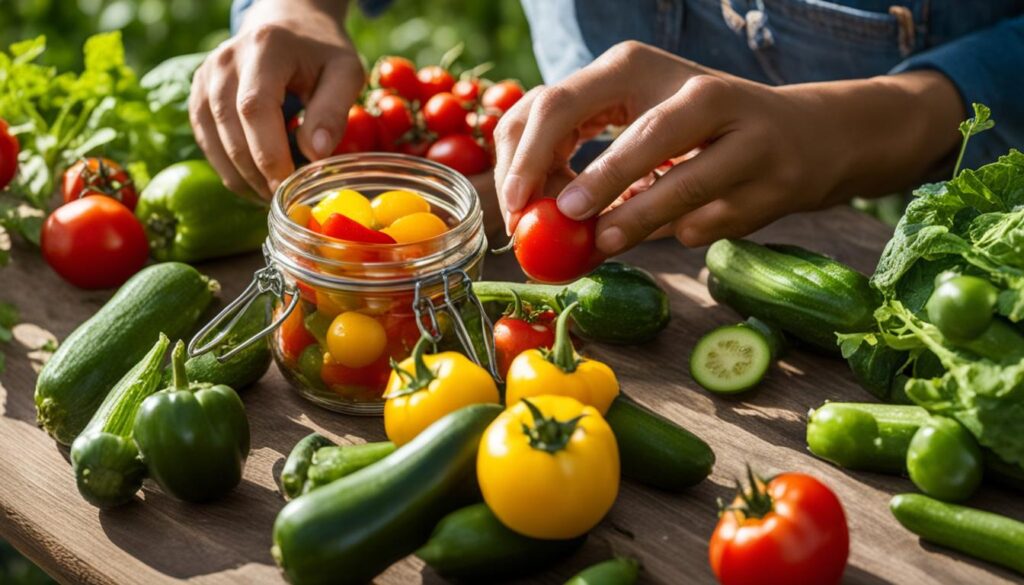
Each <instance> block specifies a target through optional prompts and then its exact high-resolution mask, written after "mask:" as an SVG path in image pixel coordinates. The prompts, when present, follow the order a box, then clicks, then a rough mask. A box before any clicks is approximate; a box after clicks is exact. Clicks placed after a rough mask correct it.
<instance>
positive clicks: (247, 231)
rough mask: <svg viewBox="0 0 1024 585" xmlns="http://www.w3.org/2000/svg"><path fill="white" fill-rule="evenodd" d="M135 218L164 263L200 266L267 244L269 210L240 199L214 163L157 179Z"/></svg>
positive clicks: (172, 169)
mask: <svg viewBox="0 0 1024 585" xmlns="http://www.w3.org/2000/svg"><path fill="white" fill-rule="evenodd" d="M135 215H136V216H137V217H138V218H139V221H141V222H142V225H143V227H145V229H146V237H147V238H148V239H149V249H150V251H151V253H152V254H153V257H154V258H156V259H157V260H159V261H161V262H166V261H168V260H176V261H179V262H197V261H199V260H206V259H209V258H220V257H222V256H230V255H232V254H239V253H242V252H251V251H253V250H258V249H259V248H260V246H261V245H262V244H263V241H264V240H265V239H266V238H267V208H266V207H265V206H263V205H259V204H257V203H253V202H251V201H248V200H245V199H242V198H241V197H239V196H238V195H235V194H234V193H232V192H231V191H228V189H227V188H226V187H225V186H224V185H223V184H222V183H221V180H220V177H219V176H217V173H216V172H215V171H214V170H213V167H211V166H210V164H209V163H207V162H206V161H202V160H190V161H184V162H180V163H176V164H173V165H171V166H169V167H167V168H166V169H164V170H162V171H160V172H159V173H157V175H156V176H155V177H153V180H152V181H150V182H149V184H148V185H146V188H145V189H144V190H143V191H142V195H141V196H140V197H139V202H138V205H137V206H136V208H135Z"/></svg>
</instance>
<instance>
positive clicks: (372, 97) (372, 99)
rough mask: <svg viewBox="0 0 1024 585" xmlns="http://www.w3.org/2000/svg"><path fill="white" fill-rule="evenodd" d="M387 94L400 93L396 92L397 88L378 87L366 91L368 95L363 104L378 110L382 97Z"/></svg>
mask: <svg viewBox="0 0 1024 585" xmlns="http://www.w3.org/2000/svg"><path fill="white" fill-rule="evenodd" d="M386 95H398V94H397V93H396V92H395V90H393V89H387V88H384V87H378V88H375V89H371V90H370V91H368V92H366V97H365V98H364V99H363V105H364V106H366V107H367V108H369V109H371V110H374V111H376V109H377V104H378V103H379V102H380V98H382V97H384V96H386Z"/></svg>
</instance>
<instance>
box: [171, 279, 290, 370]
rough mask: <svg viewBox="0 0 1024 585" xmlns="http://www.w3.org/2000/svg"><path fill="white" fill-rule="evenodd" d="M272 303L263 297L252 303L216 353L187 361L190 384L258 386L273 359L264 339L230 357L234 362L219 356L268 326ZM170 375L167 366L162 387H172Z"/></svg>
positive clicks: (207, 353)
mask: <svg viewBox="0 0 1024 585" xmlns="http://www.w3.org/2000/svg"><path fill="white" fill-rule="evenodd" d="M269 300H270V299H269V298H267V297H260V298H258V299H256V300H255V301H253V303H252V304H251V305H249V307H248V308H247V309H246V310H245V312H244V313H243V314H242V317H241V318H240V319H239V321H238V323H236V324H235V326H234V328H233V329H232V330H231V331H230V332H229V333H228V334H227V336H226V337H225V338H224V340H223V341H222V342H221V343H220V344H219V345H218V346H217V348H216V349H215V350H214V351H209V352H206V353H204V354H202V355H198V356H196V357H193V358H189V359H188V361H186V362H185V373H186V374H187V375H188V379H189V381H190V382H195V383H201V384H213V385H214V386H217V385H224V386H229V387H231V388H234V389H235V390H241V389H243V388H246V387H247V386H251V385H252V384H254V383H256V382H257V381H258V380H259V379H260V378H262V377H263V374H266V373H267V370H268V369H269V368H270V360H271V356H270V344H269V343H268V342H267V340H266V339H265V338H264V339H260V340H258V341H257V342H256V343H253V344H252V345H250V346H249V347H247V348H245V349H243V350H242V351H240V352H238V353H237V354H235V355H233V356H231V359H229V360H227V361H225V362H220V361H217V354H220V355H224V353H226V352H228V351H230V350H232V349H234V348H235V347H237V346H238V345H240V344H241V343H242V342H243V341H245V340H247V339H249V338H251V337H252V336H254V335H256V334H257V333H259V332H260V331H262V330H263V328H265V327H266V326H267V324H268V322H267V315H268V312H269V310H270V309H269V305H270V303H269ZM171 374H172V372H171V366H169V365H168V366H167V367H166V368H165V369H164V374H163V380H162V384H161V386H160V387H161V388H167V387H169V386H171Z"/></svg>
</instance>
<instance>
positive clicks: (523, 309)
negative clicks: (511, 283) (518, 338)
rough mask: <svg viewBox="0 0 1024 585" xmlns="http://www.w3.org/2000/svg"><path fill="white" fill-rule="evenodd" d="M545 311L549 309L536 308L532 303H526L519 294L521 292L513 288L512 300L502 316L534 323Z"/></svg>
mask: <svg viewBox="0 0 1024 585" xmlns="http://www.w3.org/2000/svg"><path fill="white" fill-rule="evenodd" d="M545 313H547V311H543V310H538V309H535V308H534V307H533V305H531V304H530V303H524V302H523V298H522V297H520V296H519V293H517V292H516V291H514V290H513V291H512V302H511V303H510V304H509V306H508V308H506V309H505V312H504V313H503V314H502V317H506V318H508V319H515V320H517V321H522V322H523V323H528V324H532V323H536V322H537V321H540V320H541V318H542V316H543V315H544V314H545Z"/></svg>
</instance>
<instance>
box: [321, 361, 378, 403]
mask: <svg viewBox="0 0 1024 585" xmlns="http://www.w3.org/2000/svg"><path fill="white" fill-rule="evenodd" d="M390 376H391V362H390V356H388V352H386V351H385V352H383V353H382V354H381V356H380V357H379V358H377V360H376V361H374V362H373V363H371V364H370V365H368V366H363V367H361V368H350V367H348V366H343V365H341V364H339V363H337V362H335V361H334V360H331V359H327V360H325V361H324V365H323V366H321V368H320V379H321V380H323V382H324V384H326V385H327V386H329V387H330V388H331V390H332V391H334V392H337V393H338V394H340V395H342V396H346V397H348V398H356V399H360V400H374V399H378V398H380V396H381V394H382V393H383V392H384V387H385V386H386V385H387V383H388V378H389V377H390Z"/></svg>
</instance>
